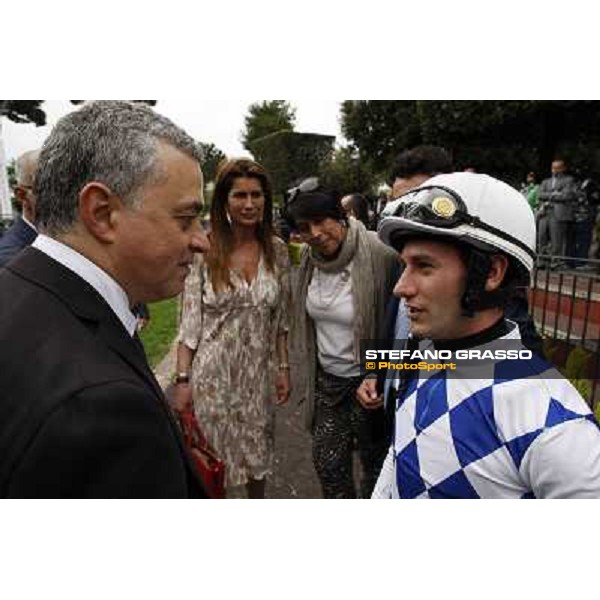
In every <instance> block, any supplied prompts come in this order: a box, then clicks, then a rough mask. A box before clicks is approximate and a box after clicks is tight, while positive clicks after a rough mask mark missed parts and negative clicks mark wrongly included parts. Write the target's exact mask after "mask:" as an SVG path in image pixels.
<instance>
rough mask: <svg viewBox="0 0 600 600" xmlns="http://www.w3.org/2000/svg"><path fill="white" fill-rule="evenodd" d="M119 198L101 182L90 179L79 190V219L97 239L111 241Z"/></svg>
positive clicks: (120, 205)
mask: <svg viewBox="0 0 600 600" xmlns="http://www.w3.org/2000/svg"><path fill="white" fill-rule="evenodd" d="M121 210H123V203H122V202H121V199H120V198H119V197H118V196H116V195H115V194H113V193H112V192H111V190H110V189H109V188H108V187H107V186H105V185H104V184H103V183H100V182H98V181H92V182H90V183H88V184H86V185H85V186H84V187H83V189H82V190H81V191H80V192H79V220H80V221H81V223H82V224H83V225H84V227H85V228H86V229H87V230H88V231H89V233H90V234H91V235H93V236H94V237H95V238H96V239H97V240H98V241H101V242H104V243H108V244H110V243H112V242H113V241H114V239H115V223H116V220H117V218H118V213H119V211H121Z"/></svg>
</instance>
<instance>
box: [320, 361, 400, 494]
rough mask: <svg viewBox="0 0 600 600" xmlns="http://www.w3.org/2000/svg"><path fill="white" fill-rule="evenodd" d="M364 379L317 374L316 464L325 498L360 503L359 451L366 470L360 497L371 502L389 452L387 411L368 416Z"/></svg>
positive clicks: (363, 467)
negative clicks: (362, 397) (360, 396)
mask: <svg viewBox="0 0 600 600" xmlns="http://www.w3.org/2000/svg"><path fill="white" fill-rule="evenodd" d="M362 379H363V378H362V376H358V377H351V378H342V377H336V376H335V375H331V374H330V373H325V372H324V371H323V370H322V369H321V368H318V369H317V377H316V385H315V420H314V427H313V462H314V465H315V470H316V472H317V475H318V477H319V481H320V482H321V489H322V491H323V497H324V498H356V487H355V484H354V469H353V463H352V455H353V451H354V449H355V448H357V449H358V455H359V457H360V463H361V467H362V481H361V485H360V495H361V497H363V498H370V496H371V493H372V492H373V488H374V487H375V483H376V482H377V477H378V476H379V472H380V470H381V466H382V464H383V460H384V458H385V455H386V453H387V451H388V448H389V444H390V436H389V428H386V427H385V415H384V411H383V409H382V408H380V409H376V410H366V409H364V408H363V407H362V406H361V405H360V404H359V402H358V400H357V399H356V388H357V387H358V385H359V384H360V382H361V381H362Z"/></svg>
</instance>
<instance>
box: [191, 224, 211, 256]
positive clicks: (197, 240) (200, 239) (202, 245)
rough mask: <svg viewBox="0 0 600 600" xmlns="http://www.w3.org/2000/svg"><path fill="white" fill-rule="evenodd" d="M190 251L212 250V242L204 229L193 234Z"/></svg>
mask: <svg viewBox="0 0 600 600" xmlns="http://www.w3.org/2000/svg"><path fill="white" fill-rule="evenodd" d="M190 249H191V250H192V252H208V251H209V250H210V241H209V239H208V236H207V235H206V232H205V231H204V229H202V227H200V228H199V229H198V231H195V232H194V233H193V234H192V237H191V239H190Z"/></svg>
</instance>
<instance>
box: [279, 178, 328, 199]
mask: <svg viewBox="0 0 600 600" xmlns="http://www.w3.org/2000/svg"><path fill="white" fill-rule="evenodd" d="M319 187H320V182H319V178H318V177H309V178H308V179H304V180H303V181H301V182H300V183H299V184H298V185H297V186H296V187H293V188H290V189H289V190H288V191H287V193H286V195H287V202H286V204H287V205H288V206H289V205H290V204H292V202H294V201H295V200H296V199H297V198H298V196H299V195H300V194H306V193H309V192H315V191H317V190H318V189H319Z"/></svg>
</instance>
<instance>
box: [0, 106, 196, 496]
mask: <svg viewBox="0 0 600 600" xmlns="http://www.w3.org/2000/svg"><path fill="white" fill-rule="evenodd" d="M199 159H200V155H199V153H198V147H197V145H196V143H195V142H194V140H193V139H192V138H191V137H190V136H188V135H187V134H186V133H185V132H184V131H182V130H181V129H179V128H178V127H176V126H175V125H174V124H173V123H172V122H171V121H169V120H168V119H166V118H165V117H162V116H160V115H158V114H157V113H155V112H154V111H153V110H152V109H151V108H149V107H147V106H144V105H140V104H131V103H127V102H115V101H100V102H92V103H89V104H86V105H84V106H83V107H82V108H81V109H80V110H78V111H75V112H73V113H71V114H69V115H67V116H65V117H63V118H62V119H61V120H60V121H59V122H58V123H57V125H56V126H55V128H54V129H53V131H52V133H51V134H50V136H49V137H48V139H47V140H46V142H45V144H44V147H43V149H42V152H41V154H40V158H39V165H38V172H37V175H36V179H35V184H34V190H33V191H34V193H35V196H36V199H37V206H36V211H37V218H36V225H37V227H38V230H39V232H40V235H38V237H37V239H36V240H35V242H34V243H33V244H32V246H31V247H29V248H26V249H25V250H23V251H22V252H21V254H20V255H19V256H18V257H16V258H15V259H14V260H13V261H11V262H10V263H9V264H8V265H7V266H6V267H5V268H4V269H2V270H0V339H1V340H2V344H1V345H0V364H1V365H2V368H0V389H1V390H2V395H1V398H0V457H1V458H0V497H97V498H100V497H170V498H174V497H205V495H206V494H205V491H204V488H203V486H202V484H201V482H200V480H199V479H198V478H197V476H196V474H195V471H194V469H193V466H192V463H191V459H190V457H189V454H188V453H187V452H186V450H185V448H184V445H183V442H182V439H181V436H180V434H179V431H178V428H177V425H176V423H175V421H174V420H173V416H172V415H171V413H170V410H169V407H168V406H167V404H166V401H165V399H164V396H163V394H162V391H161V389H160V387H159V386H158V384H157V382H156V380H155V379H154V376H153V375H152V372H151V371H150V368H149V367H148V364H147V362H146V358H145V356H144V353H143V348H142V346H141V344H140V342H139V340H138V338H137V336H136V335H135V325H136V319H135V316H134V315H133V314H132V313H131V311H130V306H133V305H134V304H135V303H137V302H151V301H155V300H159V299H162V298H168V297H172V296H175V295H177V294H178V293H180V292H181V290H182V289H183V283H184V279H185V277H186V274H187V273H188V270H189V266H190V264H191V261H192V256H193V253H194V252H198V251H200V252H201V251H204V250H206V249H207V247H208V240H207V239H206V237H205V236H204V234H203V233H202V232H201V229H200V226H199V222H198V218H197V217H198V214H199V212H200V210H201V207H202V172H201V170H200V166H199Z"/></svg>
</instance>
